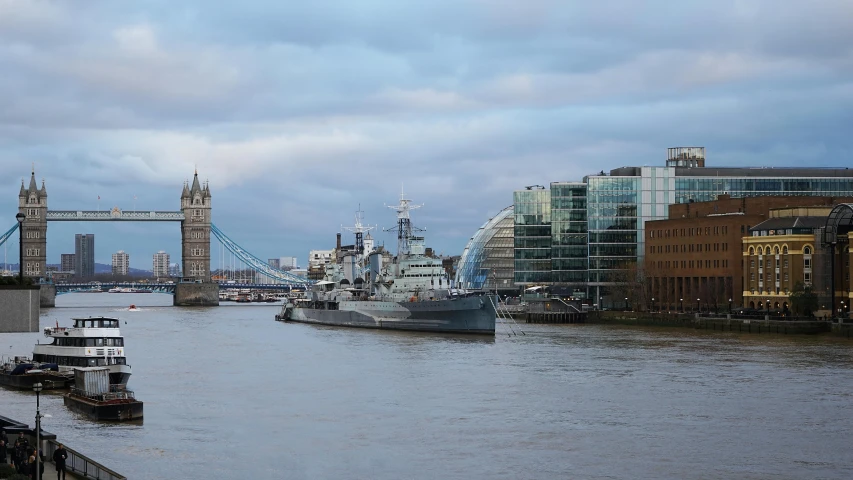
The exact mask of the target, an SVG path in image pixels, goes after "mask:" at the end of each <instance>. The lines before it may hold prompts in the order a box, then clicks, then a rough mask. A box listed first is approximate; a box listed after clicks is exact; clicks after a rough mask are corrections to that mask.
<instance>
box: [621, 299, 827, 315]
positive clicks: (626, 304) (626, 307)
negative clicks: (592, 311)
mask: <svg viewBox="0 0 853 480" xmlns="http://www.w3.org/2000/svg"><path fill="white" fill-rule="evenodd" d="M842 303H844V302H842ZM625 311H626V312H627V311H628V297H625Z"/></svg>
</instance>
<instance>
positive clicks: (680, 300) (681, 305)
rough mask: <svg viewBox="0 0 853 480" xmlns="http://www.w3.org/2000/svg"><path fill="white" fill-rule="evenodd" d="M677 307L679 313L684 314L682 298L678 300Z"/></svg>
mask: <svg viewBox="0 0 853 480" xmlns="http://www.w3.org/2000/svg"><path fill="white" fill-rule="evenodd" d="M678 305H679V306H680V307H681V313H684V299H683V298H679V299H678Z"/></svg>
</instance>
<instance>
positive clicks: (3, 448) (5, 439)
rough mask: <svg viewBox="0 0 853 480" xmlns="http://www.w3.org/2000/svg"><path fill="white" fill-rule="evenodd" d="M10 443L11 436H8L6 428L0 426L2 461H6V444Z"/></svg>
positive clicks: (0, 458) (0, 453)
mask: <svg viewBox="0 0 853 480" xmlns="http://www.w3.org/2000/svg"><path fill="white" fill-rule="evenodd" d="M8 443H9V438H8V437H6V429H5V428H3V427H0V463H6V453H7V452H6V449H7V448H8V447H7V445H6V444H8Z"/></svg>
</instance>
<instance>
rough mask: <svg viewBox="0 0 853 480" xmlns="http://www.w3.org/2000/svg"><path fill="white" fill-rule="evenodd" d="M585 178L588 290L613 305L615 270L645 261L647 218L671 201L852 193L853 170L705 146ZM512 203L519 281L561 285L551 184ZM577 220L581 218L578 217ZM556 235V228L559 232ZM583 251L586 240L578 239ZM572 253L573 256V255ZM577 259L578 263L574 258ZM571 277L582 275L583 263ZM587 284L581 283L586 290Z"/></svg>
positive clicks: (656, 216) (661, 213) (661, 214)
mask: <svg viewBox="0 0 853 480" xmlns="http://www.w3.org/2000/svg"><path fill="white" fill-rule="evenodd" d="M582 183H583V184H585V185H586V222H587V235H586V239H587V243H586V249H587V255H588V262H589V263H588V268H587V270H586V280H585V282H582V283H584V284H585V290H586V291H585V292H583V291H578V292H576V295H575V296H576V297H581V296H582V295H585V296H586V297H587V298H590V299H601V300H602V301H603V302H604V306H615V305H619V304H621V302H622V300H623V299H622V298H621V297H620V298H618V299H617V298H611V297H612V295H611V294H612V292H611V290H613V287H614V286H616V285H617V283H618V279H616V278H614V275H616V276H618V275H620V274H621V273H622V272H624V271H625V269H626V268H630V267H631V266H632V265H637V262H642V260H643V257H644V255H645V250H646V249H645V239H646V235H645V225H646V222H649V221H652V220H661V219H666V218H667V209H668V206H669V205H671V204H685V203H690V202H703V201H709V200H713V199H715V198H716V197H717V196H718V195H722V194H728V195H730V196H731V197H732V198H743V197H766V196H833V197H843V196H851V195H853V170H848V169H844V168H749V167H716V168H712V167H707V165H706V163H705V151H704V148H703V147H677V148H671V149H668V151H667V161H666V166H664V167H649V166H643V167H622V168H617V169H614V170H611V171H610V172H609V174H606V173H605V172H604V171H602V172H600V173H599V174H595V175H589V176H586V177H584V179H583V182H582ZM513 202H514V206H515V222H516V225H515V260H516V261H515V266H516V272H515V283H516V285H517V286H520V287H524V286H528V285H531V284H551V285H555V284H561V283H562V282H559V281H558V280H557V279H555V276H554V272H559V271H563V270H562V269H563V268H564V265H565V264H560V265H559V266H557V268H555V264H554V263H553V259H552V258H551V257H552V251H551V247H552V246H553V244H554V241H555V240H554V239H553V238H552V235H553V233H552V232H551V221H552V190H551V189H545V188H544V187H539V186H534V187H527V188H525V189H524V190H519V191H516V192H514V194H513ZM578 222H582V221H581V220H578ZM558 234H559V233H558ZM578 247H580V248H578V250H582V249H583V246H582V245H581V246H578ZM569 258H571V257H569ZM575 265H577V263H576V264H575ZM573 275H576V276H574V277H573V278H580V277H583V273H582V270H578V271H575V272H574V274H573ZM582 288H583V287H581V288H579V289H578V290H581V289H582Z"/></svg>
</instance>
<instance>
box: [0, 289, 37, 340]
mask: <svg viewBox="0 0 853 480" xmlns="http://www.w3.org/2000/svg"><path fill="white" fill-rule="evenodd" d="M40 299H41V292H40V289H39V285H25V286H17V285H4V286H0V333H11V332H38V331H39V313H41V312H40V304H41V301H40Z"/></svg>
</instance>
